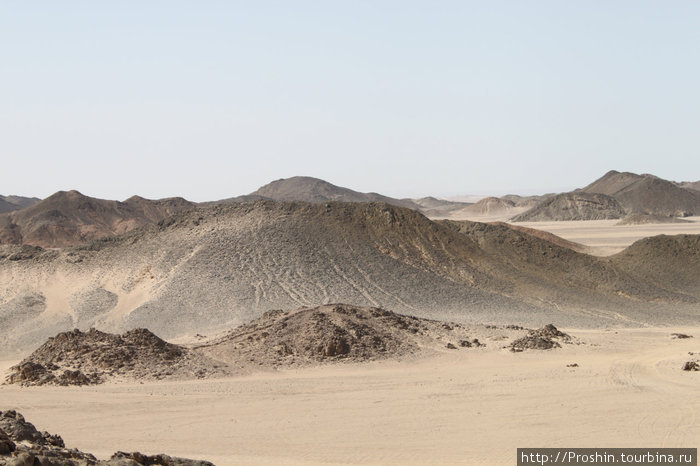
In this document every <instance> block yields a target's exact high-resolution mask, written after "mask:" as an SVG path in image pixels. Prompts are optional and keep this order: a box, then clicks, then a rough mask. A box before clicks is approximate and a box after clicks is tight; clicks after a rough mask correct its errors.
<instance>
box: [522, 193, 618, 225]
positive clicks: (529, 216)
mask: <svg viewBox="0 0 700 466" xmlns="http://www.w3.org/2000/svg"><path fill="white" fill-rule="evenodd" d="M624 215H625V210H624V209H623V207H622V205H621V204H620V203H619V202H618V201H617V200H616V199H615V198H613V197H611V196H608V195H605V194H591V193H584V192H571V193H564V194H559V195H557V196H554V197H551V198H549V199H547V200H545V201H543V202H542V203H540V204H538V205H536V206H535V207H533V208H532V209H530V210H528V211H526V212H523V213H522V214H520V215H516V216H515V217H513V218H512V219H511V220H512V221H514V222H541V221H565V220H606V219H617V218H622V217H624Z"/></svg>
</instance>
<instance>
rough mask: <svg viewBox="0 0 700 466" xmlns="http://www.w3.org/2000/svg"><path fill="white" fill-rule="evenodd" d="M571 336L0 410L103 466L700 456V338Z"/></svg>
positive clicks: (44, 399)
mask: <svg viewBox="0 0 700 466" xmlns="http://www.w3.org/2000/svg"><path fill="white" fill-rule="evenodd" d="M564 330H565V331H567V332H568V333H570V334H572V335H574V336H576V337H578V338H579V339H580V340H581V341H582V342H584V343H585V344H581V345H564V347H563V348H561V349H556V350H552V351H545V352H541V351H527V352H524V353H511V352H509V351H507V350H505V349H501V348H500V347H501V346H502V345H501V342H499V341H494V340H490V341H488V342H487V343H488V346H487V348H485V349H483V348H482V349H471V350H458V351H450V352H446V353H444V354H442V355H439V356H435V357H431V358H429V359H420V360H417V361H403V362H382V363H369V364H361V365H353V366H350V365H336V366H326V367H318V368H312V369H304V370H294V371H287V372H278V373H260V374H256V375H252V376H246V377H239V378H228V379H220V380H203V381H191V382H166V383H148V384H132V385H105V386H97V387H84V388H63V387H41V388H20V387H15V386H0V409H10V408H14V409H18V410H19V411H21V412H22V413H23V414H24V415H25V416H26V417H27V419H28V420H30V421H32V422H33V423H34V424H35V425H37V427H38V428H40V429H42V430H48V431H49V432H52V433H58V434H60V435H62V436H63V438H64V440H65V441H66V444H67V445H68V446H69V447H77V448H80V449H81V450H84V451H89V452H93V453H95V454H97V455H98V456H103V457H106V456H108V455H109V454H111V453H112V452H114V451H116V450H123V451H133V450H139V451H142V452H144V453H158V452H166V453H168V454H171V455H179V456H185V457H190V458H204V459H209V460H210V461H213V462H214V463H216V464H219V465H225V464H471V465H475V464H484V465H490V464H509V465H510V464H514V463H515V454H516V448H518V447H536V446H542V447H574V446H578V447H593V446H600V447H633V446H634V447H697V446H698V443H700V397H698V396H697V394H698V389H699V388H700V372H684V371H682V370H681V366H682V364H683V363H684V362H685V361H687V360H690V359H698V358H700V354H698V353H700V327H698V328H644V329H610V330H602V331H601V330H581V329H578V330H577V329H564ZM672 332H682V333H687V334H690V335H694V336H695V338H689V339H674V338H672V337H671V333H672ZM503 345H505V342H503ZM688 352H694V353H696V354H695V355H693V356H690V355H688ZM571 363H577V364H578V365H579V367H577V368H570V367H567V364H571ZM2 364H3V366H2V367H0V370H2V371H4V370H5V369H6V368H7V367H9V364H10V362H4V363H2Z"/></svg>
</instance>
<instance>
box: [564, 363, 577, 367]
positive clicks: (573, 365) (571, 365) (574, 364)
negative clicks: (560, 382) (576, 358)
mask: <svg viewBox="0 0 700 466" xmlns="http://www.w3.org/2000/svg"><path fill="white" fill-rule="evenodd" d="M566 367H578V363H573V364H567V365H566Z"/></svg>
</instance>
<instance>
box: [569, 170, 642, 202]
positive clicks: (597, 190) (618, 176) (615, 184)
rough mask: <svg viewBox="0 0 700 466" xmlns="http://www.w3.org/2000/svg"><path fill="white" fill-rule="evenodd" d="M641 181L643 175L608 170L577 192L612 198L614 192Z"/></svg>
mask: <svg viewBox="0 0 700 466" xmlns="http://www.w3.org/2000/svg"><path fill="white" fill-rule="evenodd" d="M641 179H644V175H637V174H636V173H630V172H618V171H616V170H610V171H609V172H607V173H606V174H605V175H603V176H601V177H600V178H598V179H597V180H595V181H594V182H593V183H591V184H589V185H588V186H586V187H584V188H581V189H579V190H577V191H582V192H584V193H591V194H605V195H606V196H613V195H614V194H615V193H616V192H618V191H620V190H621V189H624V188H626V187H628V186H630V185H631V184H633V183H635V182H637V181H639V180H641Z"/></svg>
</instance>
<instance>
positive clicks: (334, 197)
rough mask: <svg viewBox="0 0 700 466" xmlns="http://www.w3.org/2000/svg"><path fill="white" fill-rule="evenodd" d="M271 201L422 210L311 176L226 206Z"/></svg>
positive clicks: (278, 184)
mask: <svg viewBox="0 0 700 466" xmlns="http://www.w3.org/2000/svg"><path fill="white" fill-rule="evenodd" d="M264 199H269V200H273V201H289V202H291V201H301V202H313V203H323V202H333V201H338V202H386V203H387V204H391V205H396V206H399V207H407V208H409V209H416V210H418V209H420V206H419V205H418V204H416V203H415V202H413V201H412V200H410V199H395V198H393V197H388V196H383V195H381V194H377V193H361V192H358V191H353V190H352V189H348V188H343V187H341V186H336V185H334V184H332V183H329V182H327V181H324V180H321V179H318V178H313V177H310V176H293V177H291V178H282V179H279V180H275V181H273V182H271V183H268V184H266V185H265V186H262V187H260V188H259V189H257V190H256V191H254V192H252V193H250V194H247V195H244V196H238V197H234V198H230V199H225V200H224V202H241V201H244V202H245V201H254V200H264Z"/></svg>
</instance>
